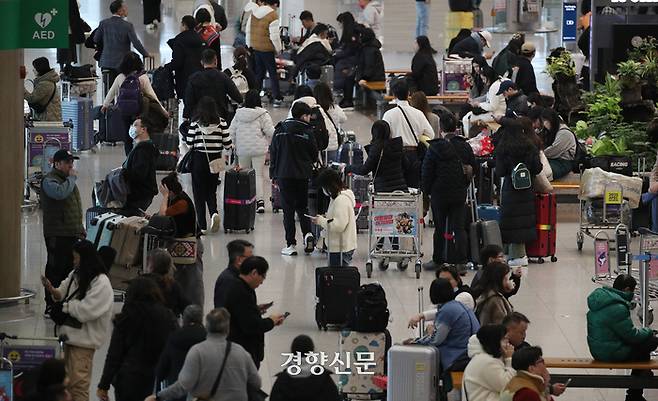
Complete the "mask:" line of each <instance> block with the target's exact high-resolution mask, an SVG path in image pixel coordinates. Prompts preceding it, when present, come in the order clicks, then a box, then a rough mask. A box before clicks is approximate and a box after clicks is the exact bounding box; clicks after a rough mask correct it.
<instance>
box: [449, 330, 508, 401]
mask: <svg viewBox="0 0 658 401" xmlns="http://www.w3.org/2000/svg"><path fill="white" fill-rule="evenodd" d="M513 353H514V347H513V346H512V345H511V344H510V343H509V341H508V340H507V330H506V329H505V326H503V325H499V324H496V325H494V324H488V325H485V326H482V327H480V330H478V332H477V334H476V335H474V336H471V338H470V339H469V341H468V356H469V358H471V361H470V362H469V363H468V365H467V366H466V369H465V370H464V378H463V379H462V400H468V401H499V400H500V393H501V392H502V391H503V390H504V389H505V386H507V383H509V381H510V380H511V379H512V377H514V375H516V371H515V370H514V369H512V354H513Z"/></svg>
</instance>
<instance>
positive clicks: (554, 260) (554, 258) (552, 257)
mask: <svg viewBox="0 0 658 401" xmlns="http://www.w3.org/2000/svg"><path fill="white" fill-rule="evenodd" d="M551 262H553V263H555V262H557V257H556V256H555V255H553V256H551Z"/></svg>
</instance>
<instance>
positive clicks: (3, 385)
mask: <svg viewBox="0 0 658 401" xmlns="http://www.w3.org/2000/svg"><path fill="white" fill-rule="evenodd" d="M0 400H3V401H4V400H6V401H14V364H13V363H11V361H10V360H9V359H7V358H5V357H1V356H0Z"/></svg>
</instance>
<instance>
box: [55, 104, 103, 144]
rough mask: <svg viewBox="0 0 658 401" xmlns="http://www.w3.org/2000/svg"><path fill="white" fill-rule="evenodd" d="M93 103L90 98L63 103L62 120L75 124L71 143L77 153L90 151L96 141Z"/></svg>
mask: <svg viewBox="0 0 658 401" xmlns="http://www.w3.org/2000/svg"><path fill="white" fill-rule="evenodd" d="M92 107H93V101H92V99H90V98H84V97H81V98H73V99H70V100H64V101H62V120H63V121H69V120H70V121H71V122H73V129H72V132H71V141H72V143H73V149H74V150H76V151H81V150H90V149H91V148H93V147H94V145H96V143H95V141H94V121H93V118H92V111H91V109H92Z"/></svg>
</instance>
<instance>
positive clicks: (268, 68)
mask: <svg viewBox="0 0 658 401" xmlns="http://www.w3.org/2000/svg"><path fill="white" fill-rule="evenodd" d="M254 61H255V62H256V63H255V66H254V67H255V73H256V80H257V81H258V86H259V87H262V85H263V80H264V79H265V73H267V74H268V75H269V76H270V84H271V87H272V97H274V99H281V93H280V91H279V76H278V74H277V73H276V61H275V60H274V52H259V51H257V50H254Z"/></svg>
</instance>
